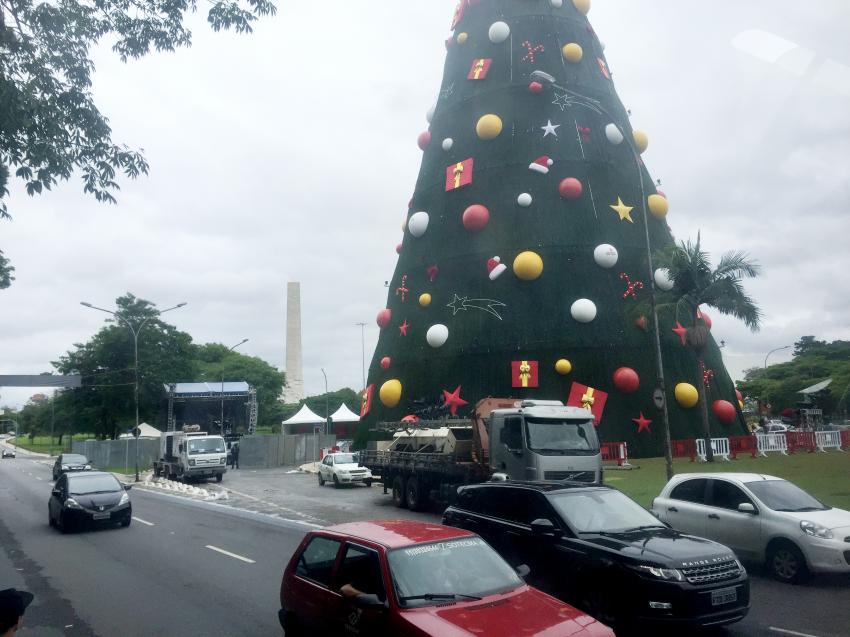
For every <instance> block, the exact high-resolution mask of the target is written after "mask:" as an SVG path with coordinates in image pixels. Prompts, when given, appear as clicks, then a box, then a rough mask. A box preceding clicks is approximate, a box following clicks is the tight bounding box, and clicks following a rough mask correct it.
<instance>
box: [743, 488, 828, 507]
mask: <svg viewBox="0 0 850 637" xmlns="http://www.w3.org/2000/svg"><path fill="white" fill-rule="evenodd" d="M744 484H746V486H747V488H748V489H749V490H750V491H752V492H753V494H754V495H755V496H756V497H757V498H758V499H759V500H761V501H762V504H764V506H766V507H767V508H768V509H773V510H774V511H792V512H793V511H796V512H802V511H827V510H828V509H830V507H828V506H826V505H825V504H824V503H823V502H821V501H820V500H816V499H815V498H813V497H812V496H810V495H809V494H808V493H806V492H805V491H803V490H802V489H801V488H800V487H798V486H797V485H796V484H792V483H790V482H788V481H787V480H757V481H755V482H745V483H744Z"/></svg>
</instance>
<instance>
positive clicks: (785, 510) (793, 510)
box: [774, 507, 829, 513]
mask: <svg viewBox="0 0 850 637" xmlns="http://www.w3.org/2000/svg"><path fill="white" fill-rule="evenodd" d="M828 510H829V509H827V508H821V507H801V508H799V509H774V511H782V512H784V513H807V512H809V511H828Z"/></svg>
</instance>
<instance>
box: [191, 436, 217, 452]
mask: <svg viewBox="0 0 850 637" xmlns="http://www.w3.org/2000/svg"><path fill="white" fill-rule="evenodd" d="M198 453H224V439H223V438H198V439H195V440H192V439H190V440H189V454H190V455H194V454H198Z"/></svg>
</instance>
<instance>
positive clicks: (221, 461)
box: [219, 458, 227, 464]
mask: <svg viewBox="0 0 850 637" xmlns="http://www.w3.org/2000/svg"><path fill="white" fill-rule="evenodd" d="M219 464H227V458H222V459H221V460H219Z"/></svg>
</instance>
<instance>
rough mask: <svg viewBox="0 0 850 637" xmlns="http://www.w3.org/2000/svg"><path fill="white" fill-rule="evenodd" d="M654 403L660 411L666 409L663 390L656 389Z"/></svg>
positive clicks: (653, 394)
mask: <svg viewBox="0 0 850 637" xmlns="http://www.w3.org/2000/svg"><path fill="white" fill-rule="evenodd" d="M652 401H653V402H654V403H655V406H656V407H658V409H663V408H664V392H663V391H661V388H658V389H656V390H655V391H654V392H653V393H652Z"/></svg>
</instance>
